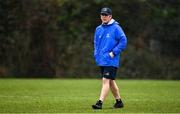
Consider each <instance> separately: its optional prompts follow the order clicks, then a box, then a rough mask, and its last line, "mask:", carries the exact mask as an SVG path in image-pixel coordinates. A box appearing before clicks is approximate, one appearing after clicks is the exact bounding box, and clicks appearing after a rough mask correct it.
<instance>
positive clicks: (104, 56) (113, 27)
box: [92, 7, 127, 109]
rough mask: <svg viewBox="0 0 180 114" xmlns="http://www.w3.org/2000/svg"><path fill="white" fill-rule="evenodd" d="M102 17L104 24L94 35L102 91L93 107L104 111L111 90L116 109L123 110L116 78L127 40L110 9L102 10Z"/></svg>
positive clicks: (95, 55)
mask: <svg viewBox="0 0 180 114" xmlns="http://www.w3.org/2000/svg"><path fill="white" fill-rule="evenodd" d="M100 16H101V21H102V24H101V25H99V26H98V27H97V28H96V31H95V35H94V57H95V61H96V64H97V65H98V66H100V69H101V74H102V89H101V93H100V97H99V100H98V101H97V103H96V104H94V105H92V108H93V109H102V104H103V101H104V100H105V98H106V97H107V94H108V92H109V90H111V92H112V94H113V96H114V98H115V100H116V102H115V104H114V108H122V107H123V106H124V105H123V102H122V100H121V97H120V93H119V88H118V86H117V84H116V82H115V78H116V71H117V68H118V67H119V60H120V53H121V52H122V51H123V50H124V49H125V48H126V44H127V39H126V36H125V34H124V32H123V30H122V29H121V27H120V26H119V24H118V22H116V21H115V20H114V19H112V10H111V9H110V8H107V7H105V8H102V9H101V13H100Z"/></svg>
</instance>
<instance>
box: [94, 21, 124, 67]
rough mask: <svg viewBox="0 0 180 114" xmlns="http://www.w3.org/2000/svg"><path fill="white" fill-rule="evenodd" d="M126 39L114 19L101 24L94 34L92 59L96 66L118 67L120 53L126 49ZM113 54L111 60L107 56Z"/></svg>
mask: <svg viewBox="0 0 180 114" xmlns="http://www.w3.org/2000/svg"><path fill="white" fill-rule="evenodd" d="M126 45H127V39H126V35H125V34H124V32H123V30H122V28H121V27H120V26H119V24H118V22H116V21H115V20H114V19H111V21H110V22H109V23H108V24H101V25H99V26H98V27H97V28H96V31H95V34H94V57H95V61H96V64H97V65H98V66H114V67H119V63H120V53H121V52H122V51H123V50H124V49H125V48H126ZM110 52H113V54H114V55H115V56H114V57H113V58H111V56H110V55H109V53H110Z"/></svg>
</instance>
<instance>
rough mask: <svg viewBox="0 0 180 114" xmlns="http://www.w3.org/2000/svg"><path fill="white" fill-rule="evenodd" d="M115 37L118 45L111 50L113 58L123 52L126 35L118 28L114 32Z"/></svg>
mask: <svg viewBox="0 0 180 114" xmlns="http://www.w3.org/2000/svg"><path fill="white" fill-rule="evenodd" d="M115 37H116V39H117V40H118V43H117V45H116V46H115V47H114V48H113V50H112V53H113V54H114V56H115V55H119V54H120V53H121V52H122V51H123V50H125V48H126V45H127V38H126V35H125V34H124V32H123V30H122V29H121V27H119V26H118V27H117V29H116V30H115Z"/></svg>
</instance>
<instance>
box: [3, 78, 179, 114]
mask: <svg viewBox="0 0 180 114" xmlns="http://www.w3.org/2000/svg"><path fill="white" fill-rule="evenodd" d="M116 81H117V84H118V86H119V87H120V91H121V96H122V98H123V101H124V103H125V107H124V108H123V109H112V108H111V107H112V105H113V103H114V99H113V96H112V94H111V93H110V94H109V95H108V97H107V99H106V101H105V102H104V105H103V109H102V110H93V109H92V108H91V105H92V104H94V103H95V102H96V100H97V99H98V97H99V93H100V89H101V80H88V79H83V80H64V79H63V80H62V79H53V80H46V79H30V80H27V79H0V113H12V112H13V113H24V112H26V113H180V81H161V80H158V81H157V80H116Z"/></svg>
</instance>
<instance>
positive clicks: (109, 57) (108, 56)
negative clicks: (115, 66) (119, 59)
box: [103, 52, 113, 61]
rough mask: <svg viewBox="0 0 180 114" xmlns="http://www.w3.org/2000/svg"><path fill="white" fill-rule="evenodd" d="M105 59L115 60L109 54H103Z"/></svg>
mask: <svg viewBox="0 0 180 114" xmlns="http://www.w3.org/2000/svg"><path fill="white" fill-rule="evenodd" d="M103 57H104V59H105V60H106V61H111V60H112V59H113V58H112V57H111V56H110V55H109V52H106V53H104V54H103Z"/></svg>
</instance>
